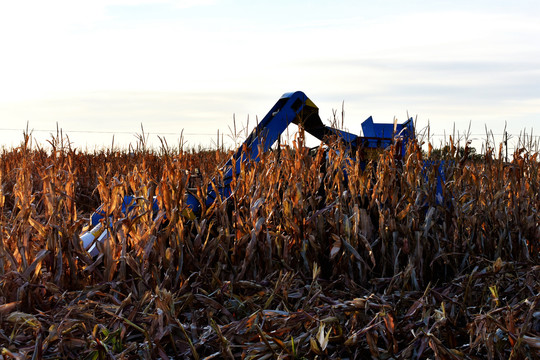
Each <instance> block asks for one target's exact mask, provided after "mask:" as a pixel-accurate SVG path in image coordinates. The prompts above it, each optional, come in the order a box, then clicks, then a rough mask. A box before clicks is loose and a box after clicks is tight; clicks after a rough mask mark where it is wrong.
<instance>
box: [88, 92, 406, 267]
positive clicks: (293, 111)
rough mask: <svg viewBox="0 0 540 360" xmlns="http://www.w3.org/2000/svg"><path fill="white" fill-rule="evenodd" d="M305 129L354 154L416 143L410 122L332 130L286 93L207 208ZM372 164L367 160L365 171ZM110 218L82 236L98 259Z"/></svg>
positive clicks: (100, 212) (188, 200)
mask: <svg viewBox="0 0 540 360" xmlns="http://www.w3.org/2000/svg"><path fill="white" fill-rule="evenodd" d="M291 123H293V124H296V125H299V126H302V127H303V129H304V131H306V132H307V133H309V134H311V135H313V136H314V137H315V138H317V139H319V140H321V141H322V142H325V141H328V139H336V138H337V139H338V140H339V141H341V142H342V143H344V145H345V148H346V149H348V150H354V151H358V150H361V151H366V152H373V151H375V152H377V151H380V150H384V149H386V148H388V147H389V146H390V145H392V144H393V143H394V142H395V141H396V140H399V142H400V144H401V146H400V147H399V148H398V151H397V152H398V154H404V153H405V147H406V144H407V142H408V141H409V140H410V139H414V137H415V132H414V124H413V119H412V118H410V119H408V120H407V121H405V122H404V123H401V124H394V123H391V124H377V123H374V122H373V119H372V118H371V116H370V117H369V118H368V119H367V120H365V121H364V122H363V123H362V131H363V134H364V136H358V135H355V134H351V133H349V132H346V131H343V130H339V129H335V128H332V127H330V126H326V125H324V124H323V122H322V120H321V118H320V117H319V109H318V107H317V106H316V105H315V104H314V103H313V102H312V101H311V100H310V99H309V98H308V97H307V96H306V95H305V94H304V93H303V92H301V91H296V92H291V93H286V94H283V96H281V98H280V99H279V100H278V101H277V102H276V103H275V105H274V106H273V107H272V108H271V109H270V111H269V112H268V113H267V114H266V116H265V117H264V118H263V119H262V121H261V122H260V123H259V124H258V125H257V127H256V128H255V129H253V131H252V132H251V134H250V135H249V136H248V137H247V139H246V140H245V141H244V143H243V144H242V145H240V147H239V148H238V149H237V150H236V152H235V153H234V155H233V156H232V157H231V158H230V159H229V161H227V163H225V165H224V166H223V167H222V170H223V178H222V179H220V181H219V182H216V183H219V185H218V186H216V185H215V183H214V181H212V182H211V183H210V184H208V185H207V186H208V189H207V194H208V195H207V198H206V199H204V200H203V201H204V202H205V205H206V206H210V205H212V204H213V203H214V202H215V201H216V199H217V198H218V197H220V198H221V199H222V200H226V199H227V198H229V197H230V196H231V188H230V184H231V181H232V180H233V178H234V177H235V176H237V175H238V174H239V173H240V169H241V166H240V165H241V163H242V162H248V161H259V153H260V152H266V151H269V150H270V149H271V147H272V146H273V145H274V144H275V143H276V141H278V139H279V137H280V135H281V134H282V133H283V132H284V131H285V130H286V129H287V127H288V126H289V124H291ZM367 161H368V160H363V161H362V162H363V163H362V164H360V165H361V168H362V169H363V168H364V167H365V164H366V163H367ZM134 203H135V199H134V198H133V196H125V197H124V199H123V203H122V212H123V213H124V214H125V215H126V216H127V214H128V213H129V212H130V211H131V210H132V209H133V208H134V207H135V204H134ZM185 204H186V206H187V207H188V208H189V209H191V211H192V212H193V213H194V214H199V213H200V211H201V205H202V204H201V203H200V202H199V200H198V199H197V197H196V196H195V195H194V194H192V193H190V192H187V193H186V195H185ZM153 209H154V211H157V210H159V208H158V204H157V201H156V199H154V203H153ZM106 217H107V214H106V213H105V211H104V209H103V206H100V207H99V208H98V209H97V210H96V211H95V212H94V213H93V214H92V216H91V219H90V226H89V228H90V230H88V231H86V232H84V233H83V234H82V235H81V239H82V241H83V246H84V248H85V249H87V250H88V251H89V253H90V255H92V256H95V255H97V254H98V253H99V250H98V248H97V246H96V245H95V243H96V242H97V241H103V240H104V239H105V238H106V237H107V236H108V235H107V234H108V232H107V229H106V225H105V221H104V219H105V218H106Z"/></svg>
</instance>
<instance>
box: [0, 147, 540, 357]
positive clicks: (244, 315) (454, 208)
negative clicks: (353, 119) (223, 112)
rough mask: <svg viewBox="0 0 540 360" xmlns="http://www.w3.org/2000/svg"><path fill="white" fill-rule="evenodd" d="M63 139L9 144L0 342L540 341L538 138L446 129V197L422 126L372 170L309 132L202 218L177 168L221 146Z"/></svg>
mask: <svg viewBox="0 0 540 360" xmlns="http://www.w3.org/2000/svg"><path fill="white" fill-rule="evenodd" d="M51 145H52V149H53V150H52V151H44V150H43V149H40V148H39V147H31V146H30V145H29V142H28V139H27V138H26V139H25V141H24V142H23V144H22V145H21V146H20V147H19V148H16V149H9V150H7V149H4V150H3V152H2V154H1V163H0V183H1V187H0V191H1V193H0V235H1V242H0V349H2V350H1V356H0V358H3V359H11V358H14V359H23V358H34V359H40V358H43V359H53V358H59V357H66V358H75V357H77V358H88V359H136V358H161V359H167V358H175V359H180V358H184V357H188V358H194V359H203V358H216V359H217V358H230V359H233V358H246V359H274V358H281V359H294V358H302V357H305V358H343V359H345V358H348V359H354V358H370V357H373V358H381V359H389V358H393V359H408V358H432V359H433V358H435V359H484V358H488V359H508V358H513V359H524V358H529V359H539V358H540V355H539V353H540V262H539V261H540V244H539V243H540V240H539V239H540V212H539V210H540V209H539V208H540V195H539V189H540V165H539V159H538V153H533V152H532V151H529V150H527V149H521V150H519V151H517V152H516V153H515V154H514V155H513V157H511V158H510V159H509V160H510V161H509V162H505V161H503V158H502V156H500V155H497V154H499V152H498V149H494V150H488V151H487V154H486V155H485V156H482V157H481V159H478V158H476V159H475V161H472V160H471V159H468V158H467V151H461V152H460V151H457V149H456V148H455V147H454V145H453V144H450V145H449V147H448V148H447V150H448V151H447V152H446V154H445V155H444V156H445V157H446V160H447V161H446V162H445V164H446V165H445V173H446V182H445V184H444V187H443V191H444V200H443V201H442V203H441V202H437V199H436V197H435V185H436V182H435V176H436V170H435V169H428V171H427V172H425V173H423V172H422V167H423V159H424V158H426V157H427V156H428V154H425V153H423V152H422V151H421V150H420V148H419V146H418V145H417V144H410V146H409V149H408V153H407V155H406V156H405V160H404V161H403V163H396V162H395V161H394V160H393V156H392V154H391V151H389V152H386V153H382V154H381V155H380V157H379V159H378V165H377V166H376V167H375V166H374V165H373V164H370V165H368V167H367V169H366V170H365V171H361V170H360V168H359V167H358V165H357V164H356V163H354V162H346V161H343V159H342V158H341V156H342V155H340V154H342V153H343V151H341V152H339V151H338V152H336V151H334V150H332V149H330V150H329V152H328V156H327V158H328V159H326V155H325V154H324V153H323V151H322V150H320V151H319V152H318V153H317V154H315V155H314V156H312V155H310V154H309V152H308V150H307V149H305V148H303V147H298V146H296V147H295V148H293V149H291V150H285V149H284V150H283V151H280V152H277V151H274V152H271V153H268V154H265V155H264V157H263V158H262V159H261V161H260V162H259V163H257V164H251V165H250V166H247V167H246V168H245V169H243V170H242V172H241V175H240V176H239V177H238V178H237V179H236V180H234V181H233V183H232V189H233V195H232V197H231V198H230V199H229V200H228V201H227V202H216V203H215V204H214V205H213V206H211V207H210V208H204V209H203V214H202V215H201V216H200V218H198V219H193V217H192V216H190V214H189V213H188V212H186V211H185V206H184V204H183V201H184V199H183V195H184V193H185V191H186V187H187V181H188V177H187V175H186V172H185V171H184V169H194V168H195V167H198V168H200V169H201V173H202V177H203V183H206V182H208V181H210V180H211V179H212V178H213V177H214V176H216V181H219V176H220V174H219V172H216V164H220V163H223V162H224V160H225V159H226V158H227V154H225V153H223V152H219V151H216V152H197V153H195V152H179V151H178V150H176V151H173V150H170V149H168V148H166V147H164V148H162V149H161V150H159V151H149V150H146V149H145V148H144V147H141V148H138V149H136V150H135V151H132V152H131V153H128V152H127V151H117V150H110V151H107V150H104V151H102V152H94V153H81V152H78V151H76V150H73V149H71V148H70V147H66V146H65V145H63V143H62V141H59V140H57V139H53V140H52V141H51ZM495 150H496V151H495ZM344 168H345V169H346V172H347V177H348V179H347V181H346V182H345V181H344V172H343V170H342V169H344ZM205 191H206V189H205V187H203V188H201V189H199V196H200V197H201V198H205V194H204V192H205ZM127 194H133V195H135V196H137V197H138V200H137V201H138V206H137V207H136V208H135V209H134V210H133V212H132V214H131V216H129V217H127V218H126V217H124V215H122V213H121V211H120V205H121V201H122V198H123V196H124V195H127ZM154 195H156V196H157V199H158V202H159V204H160V208H161V209H162V210H161V211H160V212H159V213H158V214H153V213H152V210H151V200H152V197H153V196H154ZM100 203H104V204H105V205H106V208H107V209H108V210H109V211H110V212H111V213H112V217H111V218H110V219H108V220H107V221H108V223H109V225H110V226H111V228H112V231H111V238H110V240H109V241H106V242H105V243H104V244H103V246H101V250H102V254H101V255H100V256H99V257H97V258H96V259H92V258H90V257H89V256H88V254H87V253H86V252H84V251H83V250H82V249H81V242H80V241H79V237H78V235H79V234H80V233H81V231H82V230H83V227H84V226H85V225H86V224H87V223H88V220H87V219H88V217H89V215H90V214H91V212H92V210H93V209H95V208H96V207H97V206H98V205H99V204H100Z"/></svg>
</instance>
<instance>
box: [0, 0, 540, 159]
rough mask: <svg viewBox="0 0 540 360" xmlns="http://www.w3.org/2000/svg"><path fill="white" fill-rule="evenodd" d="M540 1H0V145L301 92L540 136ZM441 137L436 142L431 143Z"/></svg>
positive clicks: (244, 111)
mask: <svg viewBox="0 0 540 360" xmlns="http://www.w3.org/2000/svg"><path fill="white" fill-rule="evenodd" d="M539 18H540V2H539V1H532V0H531V1H524V0H514V1H498V0H490V1H472V0H466V1H461V0H452V1H420V0H418V1H376V2H375V1H369V2H368V1H357V0H356V1H316V0H315V1H313V0H312V1H290V0H289V1H282V0H272V1H256V0H250V1H247V0H246V1H244V0H237V1H232V0H201V1H198V0H177V1H174V0H169V1H167V0H162V1H158V0H155V1H152V0H135V1H128V0H108V1H105V0H93V1H75V0H49V1H25V0H17V1H2V2H1V3H0V51H1V52H0V128H1V130H0V143H1V144H3V145H7V146H12V145H18V144H19V143H20V141H21V140H22V130H23V129H24V128H26V126H27V124H28V126H29V128H30V129H34V132H33V135H34V137H35V138H36V140H37V141H38V142H40V143H46V140H47V139H49V138H50V135H49V134H50V130H52V129H56V126H57V124H58V126H59V127H60V128H62V129H63V131H64V133H67V134H68V135H69V137H70V140H71V141H72V142H73V143H74V146H76V147H79V148H85V147H88V148H89V149H93V148H94V147H95V146H109V145H110V144H111V141H112V136H113V133H114V134H115V144H116V145H120V146H127V144H129V143H135V141H136V137H135V135H134V134H140V131H141V130H140V129H141V124H142V125H143V126H144V129H145V131H146V132H149V133H150V141H151V142H153V143H155V144H158V143H159V140H158V138H157V134H160V136H161V137H164V138H166V139H167V141H168V142H169V144H170V145H175V144H177V142H178V140H179V137H180V133H181V132H182V130H183V131H184V138H185V140H187V141H188V144H189V145H193V146H196V145H198V144H202V145H203V146H210V145H211V144H212V143H215V141H216V140H215V139H216V135H215V134H216V133H217V130H220V132H221V133H224V134H225V135H226V138H225V140H227V135H229V134H230V131H229V128H230V127H232V125H233V114H234V115H235V118H236V122H237V126H238V127H241V126H240V124H245V123H246V121H247V118H248V117H249V119H250V125H253V124H254V123H255V119H256V118H257V117H258V118H259V119H260V118H262V117H263V116H264V115H265V114H266V113H267V111H268V110H269V109H270V108H271V107H272V105H273V104H274V103H275V102H276V101H277V99H278V98H279V97H280V96H281V95H282V94H283V93H285V92H290V91H295V90H302V91H304V92H305V93H306V94H307V95H308V96H309V97H310V98H311V99H312V100H313V102H315V104H317V105H318V107H319V109H320V115H321V118H322V119H323V120H327V119H330V118H331V117H332V110H333V109H337V110H338V112H339V113H341V108H342V104H344V109H345V119H344V125H345V126H346V127H347V128H348V129H349V130H350V131H352V132H355V133H359V132H360V123H361V122H362V121H363V120H365V119H366V118H367V117H368V116H370V115H372V116H373V118H374V120H375V121H376V122H392V120H393V118H394V117H397V119H398V121H404V120H406V118H407V114H409V116H413V117H416V118H417V128H420V129H422V128H425V127H426V126H427V125H428V123H429V124H430V129H431V133H432V134H436V135H439V134H444V133H446V134H450V133H452V131H453V129H454V127H455V129H456V130H459V131H460V132H461V133H463V132H465V131H466V130H467V129H468V127H469V124H470V128H471V133H472V134H473V136H472V137H473V138H476V139H484V138H485V135H484V134H485V129H486V127H487V128H488V129H490V130H491V131H492V132H493V133H494V134H496V138H497V139H498V140H500V139H501V138H502V137H501V136H498V135H497V134H502V132H503V130H504V127H505V122H506V124H507V130H508V132H509V133H510V134H514V135H517V134H519V133H520V131H522V130H524V129H526V130H527V131H528V132H530V131H531V129H534V131H535V133H534V135H540V129H539V128H540V126H538V125H540V46H539V45H540V40H539V39H540V21H538V19H539ZM432 140H433V141H434V142H435V143H437V142H438V141H440V138H438V137H434V138H433V139H432Z"/></svg>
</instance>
